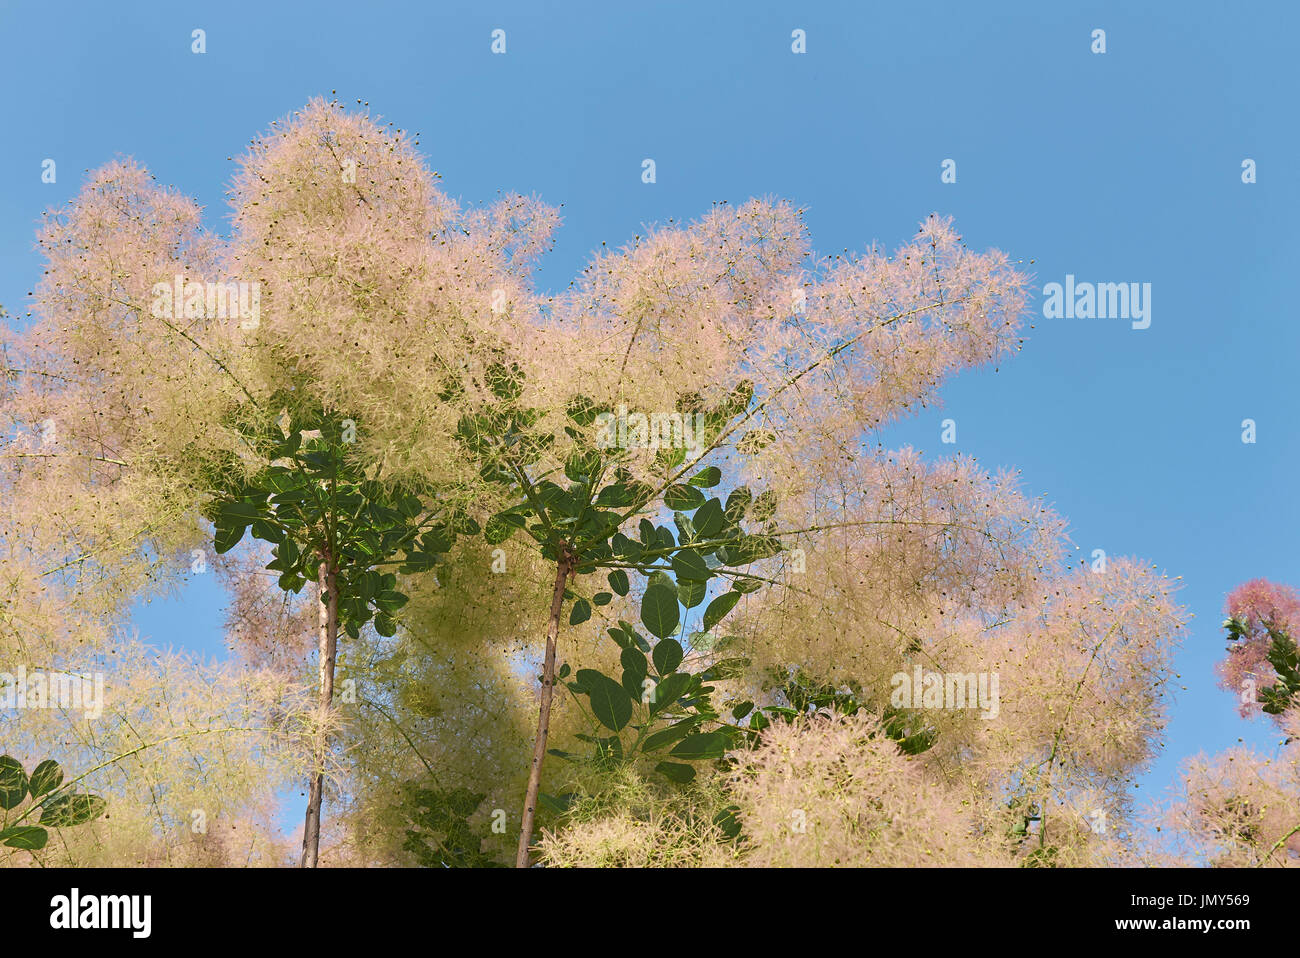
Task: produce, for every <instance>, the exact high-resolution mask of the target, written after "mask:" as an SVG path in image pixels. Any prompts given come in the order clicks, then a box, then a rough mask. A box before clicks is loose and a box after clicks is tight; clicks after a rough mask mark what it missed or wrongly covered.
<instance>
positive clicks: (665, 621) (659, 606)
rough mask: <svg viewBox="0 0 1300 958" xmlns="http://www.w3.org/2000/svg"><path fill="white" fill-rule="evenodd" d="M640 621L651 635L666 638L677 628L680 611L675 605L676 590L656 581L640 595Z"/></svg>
mask: <svg viewBox="0 0 1300 958" xmlns="http://www.w3.org/2000/svg"><path fill="white" fill-rule="evenodd" d="M641 621H642V622H643V623H645V627H646V628H647V629H649V630H650V632H651V633H652V634H653V635H656V636H658V637H659V638H661V639H664V638H667V637H668V636H670V635H672V634H673V633H674V632H675V631H676V630H677V624H678V623H679V622H680V621H681V611H680V609H679V608H678V605H677V592H676V591H675V590H674V589H673V588H672V587H670V586H667V585H664V584H663V583H662V582H656V583H654V584H653V585H651V586H650V587H649V588H647V589H646V590H645V595H644V596H642V597H641Z"/></svg>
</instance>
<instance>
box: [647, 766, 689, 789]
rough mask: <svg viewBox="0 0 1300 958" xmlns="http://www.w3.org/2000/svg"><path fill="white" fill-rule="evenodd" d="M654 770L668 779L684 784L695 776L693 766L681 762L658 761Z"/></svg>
mask: <svg viewBox="0 0 1300 958" xmlns="http://www.w3.org/2000/svg"><path fill="white" fill-rule="evenodd" d="M655 771H656V772H658V773H659V774H660V775H662V776H663V777H664V778H666V779H669V780H670V781H673V782H677V783H678V784H679V785H685V784H686V783H687V782H689V781H691V780H692V779H694V778H695V766H694V765H683V764H682V763H681V762H660V763H659V764H658V765H656V766H655Z"/></svg>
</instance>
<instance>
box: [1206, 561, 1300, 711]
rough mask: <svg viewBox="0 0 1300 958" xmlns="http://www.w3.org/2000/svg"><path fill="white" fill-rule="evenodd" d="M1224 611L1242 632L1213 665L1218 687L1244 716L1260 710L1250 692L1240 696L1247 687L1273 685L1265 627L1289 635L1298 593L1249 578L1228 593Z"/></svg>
mask: <svg viewBox="0 0 1300 958" xmlns="http://www.w3.org/2000/svg"><path fill="white" fill-rule="evenodd" d="M1224 612H1225V613H1227V615H1228V616H1229V617H1231V618H1234V619H1237V620H1238V621H1240V622H1241V623H1242V624H1243V625H1245V627H1246V632H1245V635H1243V636H1242V638H1241V639H1239V640H1237V641H1235V642H1233V643H1231V645H1230V646H1229V647H1228V654H1227V656H1226V657H1225V658H1224V659H1223V660H1222V661H1220V662H1219V663H1218V664H1217V665H1216V666H1215V672H1217V673H1218V675H1219V687H1220V688H1221V689H1223V690H1224V691H1226V692H1231V693H1232V694H1233V695H1236V696H1238V699H1239V704H1238V706H1237V711H1238V712H1240V713H1241V715H1242V717H1248V716H1250V715H1253V714H1255V713H1257V712H1259V711H1260V706H1259V703H1258V702H1256V701H1255V696H1254V695H1250V694H1247V695H1241V693H1242V691H1243V690H1247V689H1249V688H1251V686H1247V684H1246V683H1247V682H1253V683H1254V686H1253V688H1255V689H1258V688H1263V687H1264V686H1268V685H1271V684H1273V682H1274V681H1275V680H1276V672H1274V670H1273V666H1272V665H1271V664H1270V663H1269V661H1268V650H1269V646H1270V645H1271V644H1272V640H1271V639H1270V638H1269V635H1268V630H1267V628H1266V627H1265V626H1266V625H1267V624H1271V625H1272V626H1273V627H1274V628H1277V629H1281V630H1282V631H1284V632H1286V633H1287V634H1288V635H1290V636H1292V637H1293V638H1294V637H1295V636H1296V634H1297V626H1298V625H1300V593H1297V592H1296V590H1295V589H1294V588H1292V587H1291V586H1288V585H1279V584H1278V583H1275V582H1269V581H1268V580H1267V579H1251V580H1250V581H1249V582H1245V583H1243V584H1241V585H1239V586H1237V588H1235V589H1233V590H1232V592H1230V593H1229V594H1228V599H1227V602H1225V603H1224Z"/></svg>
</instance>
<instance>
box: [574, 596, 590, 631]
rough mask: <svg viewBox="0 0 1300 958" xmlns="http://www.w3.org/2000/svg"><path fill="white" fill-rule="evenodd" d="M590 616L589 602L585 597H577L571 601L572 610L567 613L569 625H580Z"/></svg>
mask: <svg viewBox="0 0 1300 958" xmlns="http://www.w3.org/2000/svg"><path fill="white" fill-rule="evenodd" d="M590 618H591V603H590V602H588V601H587V600H586V599H579V600H578V601H577V602H575V603H573V611H572V612H570V613H569V625H581V624H582V623H584V622H586V621H587V620H588V619H590Z"/></svg>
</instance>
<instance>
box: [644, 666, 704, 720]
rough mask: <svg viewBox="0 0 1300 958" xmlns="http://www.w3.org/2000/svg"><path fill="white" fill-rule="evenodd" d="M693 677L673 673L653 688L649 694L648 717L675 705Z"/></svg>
mask: <svg viewBox="0 0 1300 958" xmlns="http://www.w3.org/2000/svg"><path fill="white" fill-rule="evenodd" d="M693 679H694V676H692V675H688V674H687V673H686V672H674V673H672V674H671V675H669V676H668V677H667V678H666V679H664V680H663V681H662V682H660V683H659V684H658V685H656V686H655V687H654V690H653V691H652V692H651V693H650V715H651V717H653V716H655V715H658V714H659V713H660V712H662V711H663V710H664V709H668V708H672V707H673V706H674V705H676V704H677V700H678V699H680V698H681V697H682V695H683V693H685V691H686V690H687V689H688V688H690V685H691V682H692V681H693Z"/></svg>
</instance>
